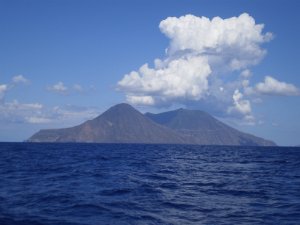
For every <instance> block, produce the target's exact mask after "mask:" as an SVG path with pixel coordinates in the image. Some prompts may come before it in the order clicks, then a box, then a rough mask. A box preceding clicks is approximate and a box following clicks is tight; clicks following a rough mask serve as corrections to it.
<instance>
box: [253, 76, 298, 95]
mask: <svg viewBox="0 0 300 225" xmlns="http://www.w3.org/2000/svg"><path fill="white" fill-rule="evenodd" d="M254 92H256V93H259V94H265V95H284V96H293V95H294V96H297V95H300V90H299V89H298V88H297V87H296V86H295V85H293V84H288V83H285V82H282V81H278V80H276V79H275V78H273V77H271V76H266V77H265V80H264V82H260V83H258V84H256V85H255V87H254Z"/></svg>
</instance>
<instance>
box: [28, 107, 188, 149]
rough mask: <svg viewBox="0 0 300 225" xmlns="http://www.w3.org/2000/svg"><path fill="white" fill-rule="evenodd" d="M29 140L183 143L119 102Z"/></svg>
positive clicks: (180, 139)
mask: <svg viewBox="0 0 300 225" xmlns="http://www.w3.org/2000/svg"><path fill="white" fill-rule="evenodd" d="M28 141H30V142H98V143H186V142H185V140H184V139H183V137H181V135H180V134H178V133H176V132H175V131H173V130H172V129H170V128H167V127H164V126H162V125H160V124H157V123H155V122H153V121H152V120H150V119H148V118H147V117H145V116H144V115H143V114H142V113H140V112H139V111H137V110H136V109H135V108H133V107H132V106H130V105H128V104H125V103H121V104H118V105H115V106H113V107H111V108H110V109H108V110H107V111H105V112H104V113H103V114H101V115H100V116H98V117H96V118H95V119H93V120H89V121H86V122H85V123H83V124H81V125H79V126H75V127H71V128H64V129H50V130H41V131H39V132H37V133H36V134H34V135H33V136H32V137H31V138H29V140H28Z"/></svg>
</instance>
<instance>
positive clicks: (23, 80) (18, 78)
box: [12, 75, 29, 84]
mask: <svg viewBox="0 0 300 225" xmlns="http://www.w3.org/2000/svg"><path fill="white" fill-rule="evenodd" d="M12 82H13V83H23V84H27V83H29V80H28V79H26V78H25V77H24V76H23V75H17V76H14V77H13V78H12Z"/></svg>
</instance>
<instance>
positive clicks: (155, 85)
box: [118, 56, 211, 104]
mask: <svg viewBox="0 0 300 225" xmlns="http://www.w3.org/2000/svg"><path fill="white" fill-rule="evenodd" d="M161 64H163V65H161ZM210 73H211V69H210V67H209V65H208V63H207V60H206V59H205V58H204V57H201V56H188V57H181V58H178V59H174V60H171V61H169V62H160V65H159V64H158V63H156V65H155V68H149V66H148V64H145V65H143V66H142V67H140V69H139V71H132V72H131V73H129V74H127V75H125V76H124V78H123V79H122V80H121V81H119V83H118V85H119V87H120V88H121V89H122V90H126V91H127V92H128V93H132V94H129V95H128V96H129V97H128V100H129V101H130V102H131V103H134V102H135V103H138V102H140V103H143V102H145V100H146V102H147V103H148V104H149V103H152V104H154V103H155V102H160V101H170V100H173V99H181V98H183V99H184V98H188V99H194V100H199V99H201V98H203V97H204V95H205V94H206V91H207V89H208V80H207V77H208V76H209V75H210ZM150 96H151V100H150ZM138 99H139V100H142V99H143V101H137V100H138Z"/></svg>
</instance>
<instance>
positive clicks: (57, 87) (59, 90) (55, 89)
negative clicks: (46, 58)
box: [47, 81, 68, 94]
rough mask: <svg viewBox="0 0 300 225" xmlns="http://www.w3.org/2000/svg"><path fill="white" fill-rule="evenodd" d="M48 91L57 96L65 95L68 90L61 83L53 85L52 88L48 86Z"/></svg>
mask: <svg viewBox="0 0 300 225" xmlns="http://www.w3.org/2000/svg"><path fill="white" fill-rule="evenodd" d="M47 89H48V90H49V91H53V92H56V93H59V94H66V92H67V90H68V88H67V87H66V86H65V85H64V83H63V82H61V81H60V82H58V83H57V84H54V85H53V86H50V87H48V88H47Z"/></svg>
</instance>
